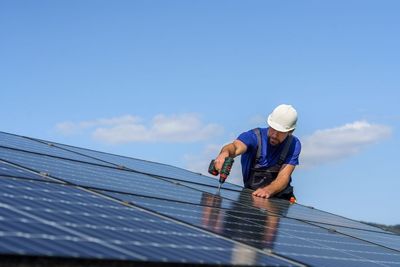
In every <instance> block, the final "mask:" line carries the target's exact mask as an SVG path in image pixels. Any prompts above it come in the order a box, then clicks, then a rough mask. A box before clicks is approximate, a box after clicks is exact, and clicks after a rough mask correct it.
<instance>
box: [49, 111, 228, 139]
mask: <svg viewBox="0 0 400 267" xmlns="http://www.w3.org/2000/svg"><path fill="white" fill-rule="evenodd" d="M56 129H57V130H58V132H60V133H62V134H77V133H82V132H89V133H90V134H91V135H92V137H93V138H94V139H96V140H99V141H101V142H105V143H112V144H120V143H129V142H181V143H186V142H196V141H201V140H206V139H208V138H211V137H213V136H216V135H219V134H221V133H222V132H223V128H222V127H221V126H219V125H216V124H204V123H203V122H202V121H201V119H200V117H199V116H198V115H196V114H179V115H170V116H167V115H164V114H159V115H156V116H155V117H154V118H153V119H152V121H151V122H150V123H147V124H146V123H145V122H144V121H143V120H142V119H141V118H140V117H137V116H132V115H125V116H121V117H115V118H108V119H97V120H92V121H83V122H77V123H73V122H63V123H59V124H57V125H56Z"/></svg>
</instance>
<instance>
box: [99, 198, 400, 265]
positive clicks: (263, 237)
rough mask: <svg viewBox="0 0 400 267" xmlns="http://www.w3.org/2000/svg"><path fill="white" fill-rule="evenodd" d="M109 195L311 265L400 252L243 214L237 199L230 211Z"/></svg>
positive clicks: (377, 260) (370, 260)
mask: <svg viewBox="0 0 400 267" xmlns="http://www.w3.org/2000/svg"><path fill="white" fill-rule="evenodd" d="M106 194H110V193H106ZM112 195H113V196H114V197H116V198H120V199H123V200H125V201H131V202H133V203H135V204H137V205H139V206H142V207H144V208H147V209H149V210H151V211H155V212H159V213H161V214H164V215H166V216H170V217H172V218H176V219H179V220H182V221H183V222H185V223H189V224H192V225H195V226H198V227H202V228H204V229H207V230H210V231H213V232H214V233H216V234H220V235H223V236H226V237H229V238H232V239H234V240H237V241H239V242H243V243H245V244H248V245H251V246H253V247H257V248H260V249H268V250H272V251H273V252H275V253H277V254H279V255H284V256H285V257H289V258H291V259H293V260H296V261H301V262H305V263H307V264H310V265H314V266H397V265H398V264H399V262H400V253H397V252H395V251H392V250H389V249H386V248H383V247H380V246H377V245H374V244H371V243H368V242H363V241H360V240H357V239H354V238H351V237H348V236H345V235H342V234H339V233H333V232H330V231H328V230H326V229H323V228H320V227H316V226H313V225H311V224H307V223H303V222H301V221H298V220H293V219H287V218H281V217H277V216H271V215H268V214H266V213H264V212H262V211H261V210H260V211H259V212H258V213H256V212H255V211H254V210H251V211H250V212H247V211H248V208H247V207H244V206H243V205H242V204H241V203H237V205H235V204H234V205H233V206H232V207H231V208H230V209H222V208H217V207H205V206H203V205H202V204H204V203H199V204H201V205H192V204H185V203H171V202H169V201H163V200H160V199H152V198H147V197H139V196H127V195H118V194H112ZM210 202H211V201H210ZM239 202H240V201H239ZM270 204H271V203H270ZM271 205H272V204H271ZM288 205H289V204H288ZM269 209H274V207H269ZM278 209H281V207H278Z"/></svg>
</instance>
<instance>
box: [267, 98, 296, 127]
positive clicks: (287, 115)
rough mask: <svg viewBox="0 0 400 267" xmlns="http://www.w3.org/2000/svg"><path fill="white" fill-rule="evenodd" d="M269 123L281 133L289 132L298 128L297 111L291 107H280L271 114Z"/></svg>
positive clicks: (283, 105)
mask: <svg viewBox="0 0 400 267" xmlns="http://www.w3.org/2000/svg"><path fill="white" fill-rule="evenodd" d="M267 122H268V125H269V126H271V127H272V128H273V129H275V130H277V131H279V132H289V131H291V130H294V129H295V128H296V122H297V111H296V110H295V109H294V108H293V107H292V106H291V105H285V104H282V105H279V106H277V107H276V108H275V109H274V110H273V111H272V113H271V114H269V116H268V120H267Z"/></svg>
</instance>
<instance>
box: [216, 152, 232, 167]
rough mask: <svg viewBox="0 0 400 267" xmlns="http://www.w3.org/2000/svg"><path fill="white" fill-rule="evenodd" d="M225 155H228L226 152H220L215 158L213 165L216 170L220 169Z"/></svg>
mask: <svg viewBox="0 0 400 267" xmlns="http://www.w3.org/2000/svg"><path fill="white" fill-rule="evenodd" d="M227 157H229V154H228V153H221V154H219V155H218V157H216V158H215V160H214V166H215V169H216V170H217V171H221V169H222V165H223V164H224V162H225V158H227Z"/></svg>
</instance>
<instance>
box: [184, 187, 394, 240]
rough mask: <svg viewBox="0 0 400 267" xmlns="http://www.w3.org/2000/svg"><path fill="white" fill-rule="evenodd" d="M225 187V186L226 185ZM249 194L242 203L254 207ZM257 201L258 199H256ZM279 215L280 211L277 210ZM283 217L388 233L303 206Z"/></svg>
mask: <svg viewBox="0 0 400 267" xmlns="http://www.w3.org/2000/svg"><path fill="white" fill-rule="evenodd" d="M181 184H184V185H186V186H188V187H191V188H195V189H198V190H201V191H206V192H209V193H211V194H216V193H217V190H216V189H215V187H213V186H205V185H198V184H193V183H188V182H186V183H185V182H181ZM224 185H225V184H224ZM248 192H249V193H248V194H245V195H242V200H241V202H242V203H243V204H244V205H246V206H254V205H253V202H254V199H255V198H254V197H252V196H251V193H250V192H251V191H250V190H248ZM219 194H220V195H221V196H223V197H224V198H228V199H231V200H236V199H237V198H238V197H239V195H241V193H240V191H237V190H234V191H233V190H225V189H222V190H220V192H219ZM256 199H257V198H256ZM270 201H272V202H275V206H276V207H278V206H280V205H283V206H284V205H285V202H286V201H284V200H280V199H271V200H270ZM263 203H265V202H261V203H260V204H259V205H263ZM261 208H268V207H261ZM277 212H278V213H279V210H277ZM280 215H281V216H287V217H289V218H293V219H299V220H302V221H307V222H316V223H320V224H326V225H325V227H329V228H330V226H331V225H337V226H343V227H349V228H355V229H362V230H368V231H375V232H382V233H387V232H386V231H384V230H382V229H380V228H378V227H375V226H371V225H368V224H365V223H361V222H358V221H354V220H351V219H348V218H344V217H341V216H338V215H334V214H331V213H328V212H325V211H321V210H318V209H314V208H312V207H307V206H303V205H299V204H296V205H292V206H291V208H290V209H289V210H288V211H287V213H285V214H284V215H283V214H280Z"/></svg>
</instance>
